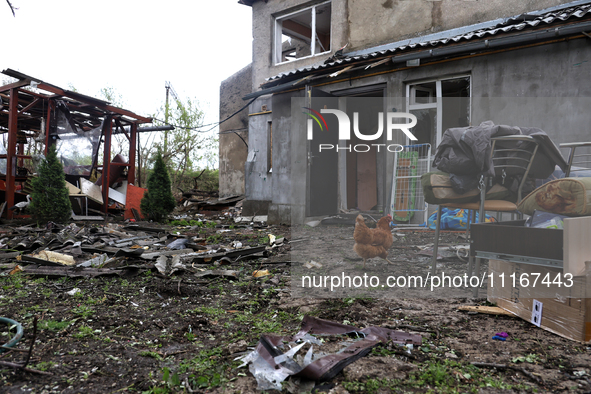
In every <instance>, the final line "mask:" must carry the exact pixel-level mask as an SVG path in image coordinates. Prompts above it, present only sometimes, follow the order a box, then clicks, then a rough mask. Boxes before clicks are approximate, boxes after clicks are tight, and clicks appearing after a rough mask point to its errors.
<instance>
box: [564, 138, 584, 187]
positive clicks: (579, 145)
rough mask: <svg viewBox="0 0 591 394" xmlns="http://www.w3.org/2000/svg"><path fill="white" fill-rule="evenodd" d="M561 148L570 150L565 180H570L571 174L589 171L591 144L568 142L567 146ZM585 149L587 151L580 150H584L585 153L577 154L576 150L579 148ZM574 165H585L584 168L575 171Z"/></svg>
mask: <svg viewBox="0 0 591 394" xmlns="http://www.w3.org/2000/svg"><path fill="white" fill-rule="evenodd" d="M560 147H561V148H568V149H569V153H568V167H567V170H566V172H565V174H564V177H565V178H568V177H569V176H570V175H571V172H577V171H588V170H589V167H591V142H568V143H565V144H560ZM585 147H586V148H587V149H579V151H581V150H583V151H584V152H583V153H579V154H575V150H576V149H577V148H585ZM575 160H576V161H575ZM573 164H575V165H583V166H584V167H582V168H581V167H575V169H572V166H573Z"/></svg>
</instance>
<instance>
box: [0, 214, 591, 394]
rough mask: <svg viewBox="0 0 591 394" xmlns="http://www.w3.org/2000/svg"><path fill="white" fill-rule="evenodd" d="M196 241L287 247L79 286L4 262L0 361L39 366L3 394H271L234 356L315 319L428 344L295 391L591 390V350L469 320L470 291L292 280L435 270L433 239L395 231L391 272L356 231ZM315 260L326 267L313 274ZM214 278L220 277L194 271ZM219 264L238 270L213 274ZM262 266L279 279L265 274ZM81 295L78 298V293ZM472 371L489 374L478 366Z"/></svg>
mask: <svg viewBox="0 0 591 394" xmlns="http://www.w3.org/2000/svg"><path fill="white" fill-rule="evenodd" d="M10 225H13V224H10ZM86 226H89V227H92V226H97V224H91V223H88V224H86ZM167 229H169V231H170V232H171V233H174V234H177V233H180V235H183V234H187V235H188V236H192V234H194V233H195V230H196V229H195V228H194V227H191V226H182V225H176V226H169V227H167ZM222 230H223V231H222ZM199 232H200V234H199V235H200V236H201V237H206V239H207V240H208V242H209V243H213V242H217V243H219V244H222V245H229V244H231V243H232V242H234V241H240V242H241V243H242V244H243V245H244V246H256V245H261V244H264V243H265V244H268V243H269V236H268V234H272V235H274V236H276V237H277V238H281V237H284V239H285V241H284V242H283V244H281V245H280V246H278V247H275V248H269V250H268V251H267V255H266V257H263V256H255V257H254V258H240V259H238V260H236V259H229V261H224V262H222V263H223V264H227V263H229V264H228V265H225V266H219V265H217V264H218V263H214V264H209V265H208V264H206V265H194V266H193V267H192V269H191V270H185V271H182V270H181V271H177V272H176V273H174V274H173V275H170V276H167V275H163V274H161V273H160V272H158V270H156V269H155V268H154V262H146V261H141V262H138V261H137V260H133V258H130V259H129V261H128V264H133V265H136V266H139V268H140V269H139V271H137V272H135V271H133V273H132V271H128V275H129V276H124V277H119V276H99V277H95V278H75V279H73V278H63V277H61V278H60V277H56V278H53V277H40V276H30V275H25V274H23V273H17V274H14V275H9V272H10V271H11V270H12V268H13V267H14V263H15V261H14V260H12V261H6V260H5V261H3V262H2V263H3V265H0V317H5V318H9V319H13V320H15V321H17V322H19V323H21V324H22V325H23V328H24V337H23V339H22V340H21V341H20V343H19V344H18V345H17V346H16V347H15V348H16V349H18V351H16V350H15V351H10V352H6V353H4V354H0V362H5V363H8V362H13V363H17V362H22V361H24V360H25V359H26V358H27V357H28V354H29V353H28V349H29V346H30V345H31V342H32V339H33V337H35V339H36V340H35V344H34V348H33V350H32V352H31V354H30V360H29V362H28V365H27V368H29V369H31V370H32V371H24V370H22V369H15V368H12V367H9V366H7V365H6V364H3V365H0V393H115V392H137V393H139V392H142V393H177V392H179V393H181V392H199V393H205V392H208V393H250V392H253V393H254V392H260V391H259V390H257V381H256V380H255V378H254V377H253V375H252V373H251V372H250V371H249V368H248V367H243V368H237V367H238V365H239V364H240V362H239V361H235V358H237V357H240V356H243V355H245V354H247V353H248V352H250V351H252V349H254V347H255V346H256V345H257V342H258V341H259V339H260V336H261V334H265V333H275V334H281V335H293V334H295V333H297V332H298V331H299V329H300V325H301V321H302V319H303V317H304V316H305V315H310V316H315V317H317V318H321V319H326V320H330V321H334V322H338V323H343V324H348V325H352V326H355V327H358V328H365V327H369V326H379V327H387V328H391V329H397V330H402V331H405V332H410V333H415V334H420V335H421V336H422V345H420V346H414V347H413V348H412V349H411V350H409V349H407V348H401V347H400V346H397V345H393V344H392V343H387V344H382V345H379V346H377V347H375V348H373V349H372V351H371V352H370V353H369V354H368V355H367V356H366V357H363V358H361V359H359V360H358V361H356V362H354V363H352V364H350V365H349V366H347V367H345V368H344V370H343V371H342V372H341V373H339V374H338V375H337V376H336V377H334V378H333V379H331V380H329V381H327V382H317V383H316V384H313V383H311V382H304V381H299V380H298V379H289V378H288V379H287V380H286V381H285V382H284V383H283V390H282V391H284V392H290V393H296V392H305V391H306V390H308V391H309V390H311V389H312V388H313V390H314V392H332V393H346V392H349V393H388V392H407V393H415V392H418V393H421V392H442V393H464V392H479V393H513V392H516V393H517V392H519V393H521V392H539V393H544V392H548V393H556V392H578V393H585V392H591V381H590V374H591V369H590V365H591V345H589V344H581V343H578V342H575V341H571V340H568V339H564V338H562V337H559V336H557V335H554V334H552V333H549V332H547V331H545V330H543V329H540V328H538V327H536V326H534V325H532V324H531V323H529V322H527V321H524V320H522V319H520V318H516V317H509V316H496V315H485V314H470V313H466V312H460V311H458V307H459V306H462V305H487V303H486V298H485V297H486V290H482V291H480V293H479V297H478V298H471V296H470V294H471V292H470V291H466V289H463V290H462V291H463V292H459V293H453V294H451V293H437V294H436V295H432V296H430V297H425V296H423V295H424V292H423V293H421V294H422V295H421V296H415V295H416V294H415V293H413V292H412V291H409V292H402V291H399V292H397V291H394V290H389V289H388V290H384V291H381V292H380V293H377V292H376V291H374V292H368V291H365V292H359V293H350V292H349V291H348V290H347V291H345V290H342V289H341V290H337V291H329V290H328V291H327V290H325V289H322V290H321V293H320V294H317V293H315V292H314V291H316V290H317V289H306V290H304V291H302V288H301V286H299V282H298V281H294V282H297V283H292V279H293V277H294V275H295V273H294V272H296V271H297V272H300V273H301V272H304V273H306V272H308V274H310V273H312V274H319V275H332V274H335V275H337V274H339V272H340V271H343V270H345V271H346V272H357V271H358V272H360V273H361V272H368V273H370V274H373V273H376V272H379V273H384V272H386V273H389V274H391V273H393V272H396V273H402V272H404V273H415V272H416V273H418V274H422V275H424V274H426V273H427V272H428V270H429V267H430V257H429V256H428V253H426V254H422V253H423V252H421V250H420V248H419V246H425V245H428V244H430V243H432V242H433V235H434V234H433V232H429V231H424V230H404V229H394V230H393V233H394V234H395V237H396V241H395V242H394V245H393V246H392V248H391V249H390V250H389V260H390V261H391V262H392V264H386V263H385V262H384V261H382V260H379V259H372V260H370V261H369V262H368V263H367V265H366V267H365V268H364V267H363V262H362V260H361V259H360V258H359V257H358V256H356V254H355V252H354V251H353V250H352V247H353V239H352V238H353V227H352V226H334V227H322V228H302V229H293V232H292V229H291V228H289V227H279V226H270V227H266V226H262V227H259V228H257V227H252V226H248V225H247V226H244V227H234V226H230V225H229V222H225V221H223V220H218V225H217V227H207V228H202V229H199ZM461 236H462V234H461V233H445V234H444V235H443V243H444V244H445V245H456V244H465V243H466V242H465V240H464V239H463V238H462V237H461ZM298 245H299V246H298ZM292 251H293V253H290V252H292ZM458 254H459V255H460V256H462V253H461V251H460V252H456V251H453V250H452V251H451V252H449V253H447V254H446V256H447V257H445V258H443V259H442V260H441V261H440V262H439V263H438V270H446V271H447V272H462V271H465V267H466V263H465V262H464V261H462V260H461V259H460V257H458ZM82 257H83V256H82ZM310 260H313V261H314V262H316V263H317V265H315V266H313V267H312V268H305V267H304V264H305V263H309V262H310ZM296 268H297V269H296ZM209 269H211V270H213V273H211V274H210V275H205V276H204V275H201V276H200V275H197V274H196V273H199V272H205V270H209ZM220 269H226V270H234V271H237V274H235V275H234V276H224V275H216V273H215V272H216V271H215V270H220ZM255 270H260V271H263V270H267V271H269V275H266V276H262V277H259V278H254V277H253V275H252V274H253V272H254V271H255ZM298 270H299V271H298ZM306 270H308V271H306ZM482 270H483V272H485V270H486V267H485V266H484V267H482ZM74 289H79V291H77V292H75V294H73V295H70V294H69V293H72V291H73V290H74ZM313 290H314V291H313ZM411 290H412V289H411ZM319 291H320V290H319ZM292 295H293V296H292ZM35 318H36V319H37V320H38V323H37V332H36V334H34V319H35ZM0 330H1V331H0V332H1V334H2V335H1V336H0V342H1V343H5V342H7V341H8V340H9V337H11V336H12V335H13V333H14V332H13V331H12V332H10V333H8V330H7V327H6V326H0ZM498 332H506V333H508V339H507V340H506V341H498V340H493V339H492V336H493V335H495V333H498ZM475 362H476V363H488V364H489V365H487V366H482V367H476V366H474V365H473V364H472V363H475ZM492 364H495V365H496V366H493V365H492Z"/></svg>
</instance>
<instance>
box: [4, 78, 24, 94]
mask: <svg viewBox="0 0 591 394" xmlns="http://www.w3.org/2000/svg"><path fill="white" fill-rule="evenodd" d="M30 84H31V80H30V79H24V80H22V81H16V82H13V83H9V84H7V85H4V86H0V92H6V91H7V90H12V89H14V88H22V87H23V86H27V85H30Z"/></svg>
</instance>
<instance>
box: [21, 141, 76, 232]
mask: <svg viewBox="0 0 591 394" xmlns="http://www.w3.org/2000/svg"><path fill="white" fill-rule="evenodd" d="M37 173H38V174H37V175H38V176H37V177H36V178H33V180H32V186H33V192H32V193H31V204H30V209H31V212H32V213H33V216H34V217H35V218H36V219H37V223H39V222H49V221H51V222H58V223H64V222H67V221H68V220H69V219H70V218H71V217H72V204H70V198H69V197H68V196H69V194H70V193H69V191H68V188H67V187H66V174H64V167H63V166H62V163H60V161H59V160H58V158H57V152H56V149H55V145H54V146H51V147H50V148H49V151H48V152H47V156H46V157H45V159H44V160H42V161H41V163H40V164H39V168H38V169H37Z"/></svg>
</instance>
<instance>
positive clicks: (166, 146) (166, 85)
mask: <svg viewBox="0 0 591 394" xmlns="http://www.w3.org/2000/svg"><path fill="white" fill-rule="evenodd" d="M164 87H165V88H166V103H165V104H164V123H166V125H167V126H168V108H169V107H168V93H169V91H170V88H171V86H170V82H169V81H166V83H165V84H164ZM166 152H168V130H164V152H162V154H166Z"/></svg>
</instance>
